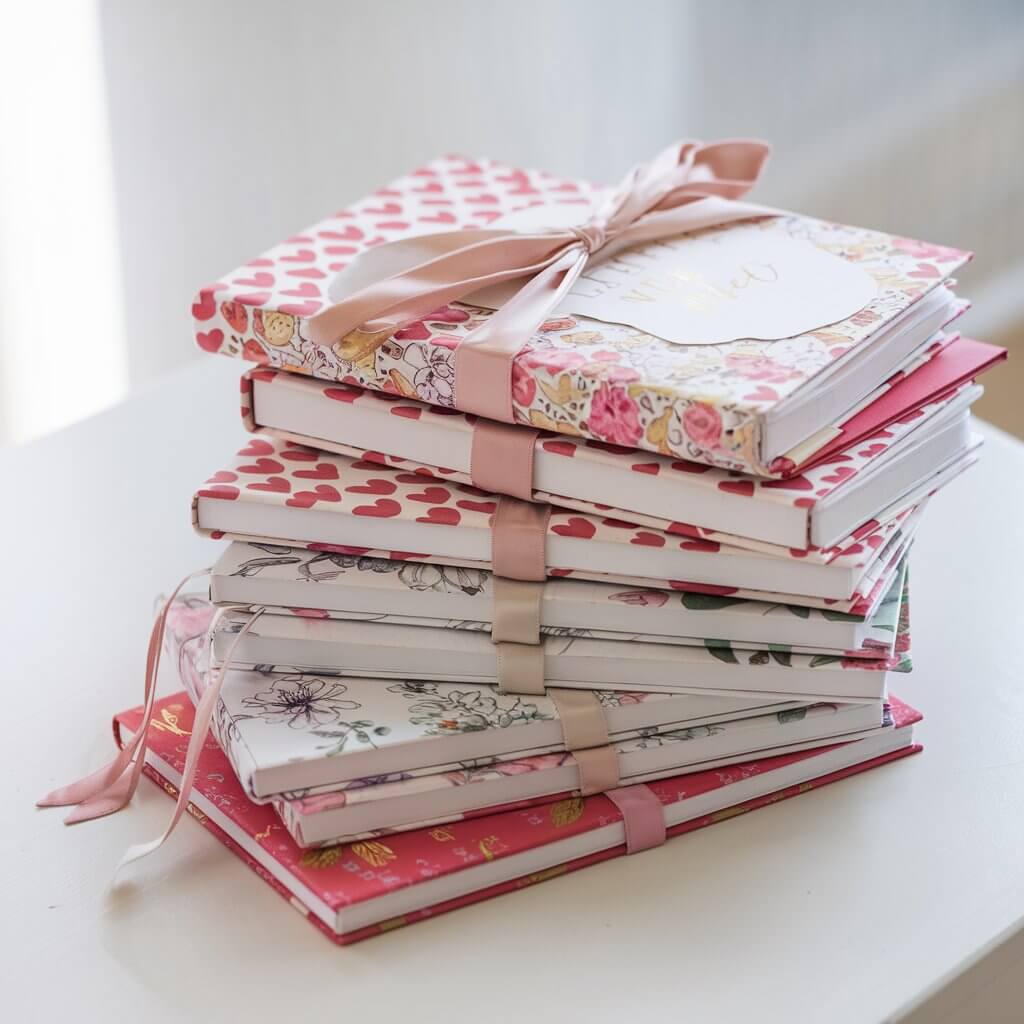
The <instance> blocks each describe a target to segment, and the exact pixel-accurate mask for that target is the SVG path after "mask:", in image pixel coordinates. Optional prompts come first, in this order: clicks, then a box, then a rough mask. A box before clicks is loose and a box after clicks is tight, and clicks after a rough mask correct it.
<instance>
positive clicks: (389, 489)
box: [345, 479, 398, 494]
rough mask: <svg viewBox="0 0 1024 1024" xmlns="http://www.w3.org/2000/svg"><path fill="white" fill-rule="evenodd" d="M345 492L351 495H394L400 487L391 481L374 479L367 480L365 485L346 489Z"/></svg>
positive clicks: (356, 485)
mask: <svg viewBox="0 0 1024 1024" xmlns="http://www.w3.org/2000/svg"><path fill="white" fill-rule="evenodd" d="M345 490H346V491H348V492H349V493H350V494H394V493H395V491H397V490H398V487H397V486H396V485H395V484H393V483H392V482H391V481H390V480H380V479H372V480H367V481H366V483H365V484H354V485H353V486H352V487H346V488H345Z"/></svg>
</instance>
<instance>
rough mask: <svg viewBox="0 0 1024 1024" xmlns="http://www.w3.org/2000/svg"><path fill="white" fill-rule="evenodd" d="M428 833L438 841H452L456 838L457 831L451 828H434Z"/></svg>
mask: <svg viewBox="0 0 1024 1024" xmlns="http://www.w3.org/2000/svg"><path fill="white" fill-rule="evenodd" d="M427 835H429V836H430V838H431V839H433V840H434V841H435V842H438V843H450V842H451V841H452V840H453V839H454V838H455V833H454V832H453V831H452V830H451V829H450V828H432V829H431V830H430V831H429V832H428V833H427Z"/></svg>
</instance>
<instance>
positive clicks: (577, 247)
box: [310, 140, 775, 423]
mask: <svg viewBox="0 0 1024 1024" xmlns="http://www.w3.org/2000/svg"><path fill="white" fill-rule="evenodd" d="M768 152H769V147H768V145H767V144H766V143H764V142H757V141H753V140H735V141H723V142H713V143H708V144H704V143H701V142H692V141H686V142H681V143H676V144H675V145H672V146H669V147H668V148H667V149H665V150H663V151H662V152H661V153H659V154H658V156H656V157H655V158H654V159H653V160H652V161H650V163H646V164H640V165H638V166H637V167H635V168H633V170H632V171H630V172H629V174H628V175H626V178H625V179H624V180H623V182H622V184H621V185H620V186H619V187H618V188H617V189H615V190H614V191H613V192H611V193H610V194H609V195H608V196H607V197H606V198H605V199H604V201H603V202H601V204H600V205H599V206H598V208H597V210H596V211H595V212H594V213H593V215H592V216H591V217H590V219H589V220H587V221H586V223H584V224H581V225H578V226H574V227H567V228H561V229H556V230H550V231H540V232H535V233H522V232H517V231H512V230H500V229H488V228H480V229H469V230H463V231H448V232H441V233H439V234H433V235H422V236H417V237H415V238H411V239H405V240H400V241H397V242H392V243H390V244H386V245H381V246H377V247H376V248H374V249H372V250H369V251H368V252H367V253H366V254H364V255H363V256H362V257H360V260H358V261H356V262H357V264H358V263H360V262H363V263H364V264H365V267H367V268H369V267H371V266H375V267H378V268H379V267H381V266H386V265H388V264H389V263H390V270H391V272H390V273H388V274H387V276H382V277H380V278H379V279H376V280H372V279H371V280H370V281H369V282H367V283H362V282H360V286H359V287H357V288H356V290H355V291H353V292H352V293H351V294H349V295H347V296H346V297H345V298H343V299H342V300H341V301H339V302H337V303H336V304H335V305H333V306H331V307H330V308H328V309H325V310H324V311H323V312H321V313H319V314H318V315H317V316H315V317H314V318H313V319H312V320H311V321H310V332H311V338H312V340H313V341H314V342H316V343H317V344H321V345H329V344H332V343H335V342H338V341H339V340H341V339H343V338H347V337H350V336H355V337H356V338H357V339H361V338H373V339H378V338H380V339H382V338H385V337H390V336H391V335H392V334H394V333H395V331H397V330H399V329H401V328H402V327H404V326H405V325H406V324H409V323H413V322H415V321H418V320H421V319H423V318H424V317H426V316H427V315H428V314H429V313H430V312H431V311H433V310H435V309H437V308H438V307H439V306H443V305H445V304H446V303H448V302H452V301H455V300H458V299H465V298H467V297H471V296H472V295H473V293H474V292H478V291H480V290H481V289H489V288H492V287H493V286H496V285H504V284H505V283H506V282H516V283H517V284H518V282H520V281H521V282H522V283H521V284H518V287H517V288H515V290H514V291H513V292H512V294H511V297H509V298H508V300H507V301H505V302H504V303H502V305H501V307H500V308H499V309H498V310H497V311H496V312H495V313H494V314H493V315H492V316H491V317H489V318H488V320H487V321H486V323H484V324H482V325H481V326H480V327H477V328H476V329H475V330H473V331H471V332H470V333H469V334H468V335H466V337H465V338H463V339H462V341H461V343H460V344H459V347H458V349H457V350H456V353H455V380H456V386H457V388H458V394H457V397H456V406H457V407H458V408H459V409H461V410H462V411H464V412H470V413H476V414H477V415H481V416H486V417H489V418H490V419H496V420H503V421H505V422H508V423H511V422H513V419H514V417H513V411H512V396H511V373H512V361H513V359H514V358H515V356H516V354H517V353H518V351H519V350H520V349H521V348H522V346H523V345H524V344H525V343H526V342H527V341H528V340H529V339H530V337H532V335H533V334H534V332H535V331H536V330H537V329H538V328H539V327H540V325H541V324H542V323H543V322H544V320H546V319H547V318H548V316H549V315H550V313H551V311H552V310H553V309H554V308H555V307H556V306H557V305H558V303H559V302H560V300H561V299H562V298H563V297H564V296H565V294H566V293H567V292H568V291H569V289H570V288H572V286H573V284H574V283H575V281H576V280H577V278H578V277H579V276H580V274H581V273H582V272H583V270H584V268H585V267H586V266H587V263H588V261H590V260H591V259H592V258H594V257H595V256H600V258H602V259H604V258H607V257H610V256H612V255H614V254H615V253H617V252H620V251H622V250H623V249H627V248H629V247H631V246H635V245H639V244H641V243H644V242H652V241H656V240H657V239H661V238H667V237H671V236H673V235H679V234H683V233H684V232H687V231H694V230H697V229H699V228H702V227H709V226H711V225H715V224H722V223H726V222H728V221H733V220H740V219H743V218H746V217H754V216H759V215H763V214H765V213H772V212H775V211H771V210H769V209H768V208H766V207H758V206H753V205H750V204H744V203H737V202H735V200H737V199H739V198H740V197H741V196H743V195H746V193H747V192H749V191H750V189H751V188H752V187H753V185H754V183H755V182H756V181H757V178H758V176H759V175H760V173H761V170H762V169H763V167H764V164H765V161H766V160H767V158H768ZM396 265H397V266H398V270H397V272H395V270H394V268H395V266H396ZM346 276H348V277H349V279H350V280H351V279H352V278H353V277H354V278H355V280H356V281H357V282H358V281H359V274H358V273H357V274H355V275H346ZM364 277H365V274H364ZM470 301H472V300H471V299H470ZM459 385H461V387H459Z"/></svg>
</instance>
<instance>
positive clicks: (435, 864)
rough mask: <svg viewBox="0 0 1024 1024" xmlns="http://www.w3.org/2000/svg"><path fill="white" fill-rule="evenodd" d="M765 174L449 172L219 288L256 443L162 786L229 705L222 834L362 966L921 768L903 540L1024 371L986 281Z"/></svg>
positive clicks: (204, 499)
mask: <svg viewBox="0 0 1024 1024" xmlns="http://www.w3.org/2000/svg"><path fill="white" fill-rule="evenodd" d="M752 154H753V155H752ZM759 154H760V150H759V149H758V148H757V147H756V146H753V147H752V144H745V143H735V144H731V143H730V144H719V145H717V146H709V147H703V148H700V147H696V148H694V147H693V146H692V145H690V144H684V145H682V146H680V147H676V148H675V149H674V150H669V151H666V153H665V154H662V155H661V157H659V158H658V160H657V161H656V162H655V163H654V164H651V165H648V166H647V167H641V168H639V169H638V170H637V171H635V172H634V173H633V174H632V175H631V176H630V178H628V179H627V181H626V182H625V183H624V185H623V186H622V189H620V191H619V192H618V193H608V192H606V191H604V190H600V189H596V188H594V187H593V186H589V185H586V184H584V183H582V182H577V181H563V180H559V179H556V178H554V177H551V176H549V175H545V174H540V173H535V172H527V171H520V170H515V169H511V168H508V167H504V166H501V165H499V164H496V163H493V162H490V161H467V160H464V159H461V158H446V159H443V160H439V161H436V162H434V163H432V164H430V165H429V166H427V167H425V168H422V169H421V170H419V171H416V172H414V173H413V174H411V175H409V176H407V177H405V178H402V179H400V180H398V181H396V182H394V183H393V184H391V185H389V186H388V187H387V188H383V189H381V190H379V191H378V192H377V193H376V194H375V195H373V196H371V197H369V198H367V199H365V200H363V201H362V202H359V203H357V204H355V205H354V206H353V207H351V208H349V209H346V210H342V211H341V212H339V213H336V214H334V215H333V216H331V217H329V218H328V219H326V220H324V221H322V222H320V223H318V224H315V225H313V226H312V227H311V228H309V229H308V230H306V231H303V232H301V233H300V234H297V235H295V236H293V237H291V238H289V239H288V240H287V241H286V242H284V243H282V244H281V245H279V246H277V247H275V248H274V249H272V250H270V251H269V252H267V253H265V254H263V255H262V256H260V257H258V258H256V259H253V260H251V261H250V262H249V263H247V264H246V265H245V266H244V267H242V268H240V269H239V270H236V271H235V272H233V273H232V274H229V275H227V276H226V277H225V278H224V279H223V280H222V281H220V282H218V283H217V284H214V285H212V286H210V287H208V288H205V289H203V290H202V292H201V293H200V295H199V297H198V298H197V300H196V302H195V304H194V306H193V315H194V317H195V320H196V332H197V339H198V342H199V344H200V346H201V347H202V348H203V349H205V350H206V351H210V352H221V353H222V354H226V355H230V356H239V357H242V358H244V359H248V360H249V361H251V362H254V363H256V364H258V366H257V368H255V369H250V370H249V371H248V372H246V373H245V374H244V375H243V377H242V382H241V391H242V419H243V422H244V424H245V426H246V427H247V429H248V430H249V431H250V434H251V436H250V437H249V439H248V440H247V441H246V442H245V443H244V444H243V445H241V446H236V448H237V450H236V451H235V453H234V454H233V455H231V456H229V457H227V458H225V459H223V460H222V461H220V463H219V464H215V465H214V466H212V467H211V469H213V470H214V472H213V473H212V475H211V476H210V477H209V479H208V480H207V481H206V482H205V483H203V484H202V485H201V486H200V487H199V488H198V489H197V491H196V493H195V496H194V498H193V503H192V515H193V522H194V525H195V526H196V528H197V529H198V530H199V531H200V532H201V533H204V534H206V535H208V536H211V537H215V538H224V539H225V540H226V541H228V543H227V545H226V546H225V548H224V550H223V553H222V554H221V556H220V558H219V560H218V561H217V564H216V565H215V567H214V568H213V570H212V574H211V583H210V591H209V599H207V598H206V597H205V596H204V597H202V598H200V597H195V596H189V597H183V598H178V599H177V600H176V601H175V602H174V603H173V604H172V606H171V608H170V611H169V614H168V618H167V625H168V629H167V640H166V642H167V646H168V649H169V650H170V651H171V652H172V653H173V655H174V660H175V663H176V665H177V668H178V672H179V674H180V677H181V681H182V684H183V686H184V687H185V690H186V692H187V695H186V693H182V694H178V695H176V696H175V697H172V698H169V699H168V700H165V701H162V702H160V703H158V704H157V705H156V711H155V714H154V715H153V716H152V718H151V721H150V725H149V749H148V751H147V753H146V760H147V767H146V771H147V772H149V773H150V774H151V775H154V776H155V777H157V778H158V779H160V780H162V781H163V783H164V784H165V787H166V788H169V789H170V790H172V791H173V790H174V789H176V787H178V786H179V785H181V780H182V777H183V775H184V776H185V783H184V787H185V790H186V795H188V786H189V781H188V780H189V778H190V777H191V776H190V774H189V772H188V771H186V769H185V745H184V744H183V743H182V738H183V737H186V736H188V735H189V734H190V733H192V732H193V730H192V713H193V712H192V705H193V704H194V705H195V706H196V707H197V708H198V709H199V711H198V719H199V721H198V723H197V728H196V730H195V733H194V735H193V738H192V742H193V745H194V746H195V747H196V748H198V745H199V744H200V743H201V742H202V741H203V739H204V731H203V725H204V722H205V715H206V712H204V707H205V706H206V705H209V709H210V710H209V716H210V717H211V718H212V730H213V734H214V736H215V739H216V742H214V741H213V740H210V741H206V742H205V745H203V746H202V750H201V753H200V754H199V770H198V772H197V773H196V774H195V778H196V782H195V787H196V788H195V789H194V790H193V791H192V792H191V799H192V806H193V811H194V813H195V814H196V816H197V817H199V819H200V820H201V821H202V822H203V823H204V824H206V825H207V826H208V827H209V828H211V829H212V830H213V831H215V832H216V833H217V834H218V836H220V837H221V838H222V839H223V840H224V842H225V843H226V844H227V845H228V846H229V847H230V848H231V849H232V850H234V851H235V852H237V853H238V854H239V855H240V856H242V857H243V858H244V859H245V860H246V861H247V862H249V863H250V865H251V866H253V867H255V869H256V870H257V871H258V872H259V873H260V874H261V875H262V876H263V877H264V878H265V879H266V880H268V881H269V882H271V884H273V885H274V886H275V887H276V888H278V889H279V890H281V891H282V892H284V893H286V894H287V895H288V896H289V897H290V898H291V899H292V901H293V903H295V904H296V905H297V906H299V907H300V908H301V909H302V910H303V911H304V912H306V913H308V914H309V915H310V917H311V919H313V920H315V922H316V923H317V924H318V926H320V927H321V928H322V929H324V930H325V931H326V932H327V933H328V934H329V935H331V936H333V937H335V938H336V939H338V941H351V940H353V939H357V938H361V937H364V936H366V935H368V934H373V933H374V932H376V931H380V930H383V929H385V928H386V927H389V926H393V925H394V924H395V923H396V922H398V923H402V922H406V921H412V920H416V919H418V918H419V917H423V916H428V915H430V914H434V913H437V912H439V911H441V910H446V909H450V908H453V907H457V906H460V905H462V904H464V903H466V902H469V901H471V900H474V899H479V898H482V897H484V896H487V895H493V894H496V893H500V892H504V891H506V890H508V889H512V888H516V887H518V886H521V885H524V884H528V883H529V882H532V881H536V880H538V879H540V878H546V877H549V876H550V875H551V874H555V873H558V872H560V871H565V870H571V869H574V868H576V867H582V866H585V865H587V864H590V863H594V862H595V861H598V860H602V859H605V858H607V857H609V856H613V855H615V854H616V853H623V852H636V851H638V850H642V849H645V848H647V847H649V846H652V845H655V844H657V843H659V842H660V841H662V840H663V839H664V838H665V836H666V835H674V834H676V833H678V832H683V831H688V830H690V829H692V828H695V827H698V826H700V825H703V824H709V823H711V822H713V821H716V820H719V819H720V818H722V817H725V816H728V815H730V814H734V813H739V812H741V811H743V810H746V809H749V808H751V807H756V806H760V805H761V804H764V803H766V802H770V801H772V800H775V799H780V798H782V797H784V796H788V795H791V794H793V793H797V792H802V791H803V790H804V789H806V788H810V786H812V785H814V784H816V783H822V782H828V781H832V780H834V779H837V778H841V777H843V776H845V775H847V774H850V773H851V772H853V771H859V770H861V769H863V768H867V767H873V766H874V765H877V764H880V763H883V762H885V761H888V760H892V759H894V758H897V757H900V756H903V755H905V754H907V753H910V752H912V751H914V750H917V749H920V748H919V747H917V746H915V745H914V740H913V724H914V722H915V721H917V720H918V719H919V717H920V716H919V715H918V714H917V712H915V711H914V710H913V709H911V708H909V707H907V706H906V705H905V704H902V703H901V702H900V701H899V700H898V699H897V698H896V697H894V696H892V695H891V694H890V692H889V683H890V677H891V674H893V673H901V672H906V671H909V669H910V657H909V648H910V634H909V592H910V582H909V572H908V567H907V561H908V552H909V550H910V548H911V545H912V543H913V539H914V535H915V532H916V530H917V528H918V526H919V524H920V521H921V518H922V516H923V515H924V514H925V511H926V507H927V505H928V503H929V501H930V500H931V499H932V497H933V496H934V495H935V494H936V492H937V491H938V490H940V489H941V488H942V487H944V486H945V485H946V484H947V483H949V482H950V481H951V480H953V479H955V478H956V477H958V476H959V475H960V474H961V473H963V471H964V470H965V469H967V468H968V467H969V466H970V465H971V464H972V463H973V462H974V461H975V460H976V459H977V458H978V449H979V445H980V441H979V440H978V438H977V437H976V436H975V435H974V434H972V432H971V428H970V406H971V404H972V403H973V402H974V400H975V399H976V398H977V397H978V396H979V395H980V394H981V390H982V389H981V387H980V386H979V385H977V384H976V383H975V379H976V377H977V376H978V375H979V374H980V373H981V372H982V371H983V370H985V369H986V368H988V367H989V366H991V365H992V364H993V363H995V362H997V361H998V360H999V359H1000V358H1002V357H1003V355H1004V353H1003V352H1002V351H1001V350H999V349H996V348H994V347H992V346H989V345H986V344H983V343H981V342H978V341H973V340H969V339H966V338H961V337H960V336H959V335H958V334H956V333H955V330H954V329H953V327H952V325H953V322H954V321H955V320H956V318H957V316H958V315H959V314H960V313H961V312H962V310H963V309H964V308H965V307H966V303H964V302H963V301H962V300H960V299H958V298H956V296H955V295H954V294H953V291H952V285H953V281H952V275H953V274H954V273H955V272H956V271H957V270H958V268H960V267H961V266H962V265H963V264H964V263H965V262H966V261H967V259H968V258H969V257H968V254H966V253H963V252H960V251H958V250H955V249H949V248H945V247H941V246H936V245H929V244H925V243H921V242H916V241H911V240H908V239H902V238H895V237H892V236H890V235H887V234H884V233H881V232H877V231H869V230H864V229H860V228H852V227H847V226H843V225H837V224H831V223H825V222H822V221H818V220H815V219H812V218H808V217H803V216H800V215H797V214H793V213H786V212H783V211H777V210H770V209H768V208H765V207H757V206H751V205H749V204H746V203H743V202H739V201H738V198H739V196H740V195H742V194H743V192H744V191H745V190H746V188H747V187H749V184H750V183H751V182H752V180H753V178H754V177H756V173H757V170H759V168H760V163H761V160H762V159H763V157H762V156H760V155H759ZM751 167H753V170H751ZM659 176H660V177H659ZM744 179H749V181H747V183H746V184H745V185H744V184H742V181H743V180H744ZM709 180H710V181H712V182H713V185H708V184H707V182H708V181H709ZM738 182H740V184H738ZM659 183H660V184H659ZM691 192H693V194H691ZM638 197H642V201H641V199H640V198H638ZM690 200H692V201H690ZM631 204H632V205H631ZM637 204H639V207H638V208H634V207H636V206H637ZM644 204H646V205H644ZM680 210H682V211H684V212H685V217H684V219H683V220H682V221H676V220H672V221H671V225H674V227H671V226H670V227H669V228H666V227H665V226H664V224H665V218H667V217H673V218H675V217H677V216H678V215H679V212H680ZM624 211H626V212H628V216H627V215H626V212H624ZM659 218H660V219H659ZM551 225H555V226H554V227H552V226H551ZM559 225H563V226H561V227H560V226H559ZM564 225H568V226H564ZM484 228H486V229H487V230H481V229H484ZM520 250H522V252H521V251H520ZM537 252H539V253H540V255H539V256H538V255H536V253H537ZM524 253H525V254H524ZM516 260H519V261H520V263H522V264H523V265H522V266H521V267H520V266H519V264H518V263H516V262H515V261H516ZM581 271H582V273H581ZM524 282H525V283H524ZM538 296H539V297H538ZM524 309H525V310H526V312H525V313H524ZM538 309H539V315H537V310H538ZM495 310H497V311H496V312H495ZM531 318H532V319H531ZM517 332H518V333H517ZM509 338H511V340H512V344H511V345H510V344H509ZM204 695H205V697H204ZM142 722H143V718H142V716H141V713H139V712H127V713H124V714H122V715H120V716H118V718H117V731H118V734H119V735H120V736H121V738H122V742H129V740H128V737H137V735H138V732H139V730H140V729H141V728H142ZM229 766H230V767H229Z"/></svg>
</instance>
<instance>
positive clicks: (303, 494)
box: [285, 491, 316, 508]
mask: <svg viewBox="0 0 1024 1024" xmlns="http://www.w3.org/2000/svg"><path fill="white" fill-rule="evenodd" d="M285 504H286V505H287V506H288V507H289V508H312V507H313V506H314V505H315V504H316V494H315V493H314V492H313V491H296V492H295V494H293V495H292V496H291V497H290V498H289V499H288V500H287V501H286V502H285Z"/></svg>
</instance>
